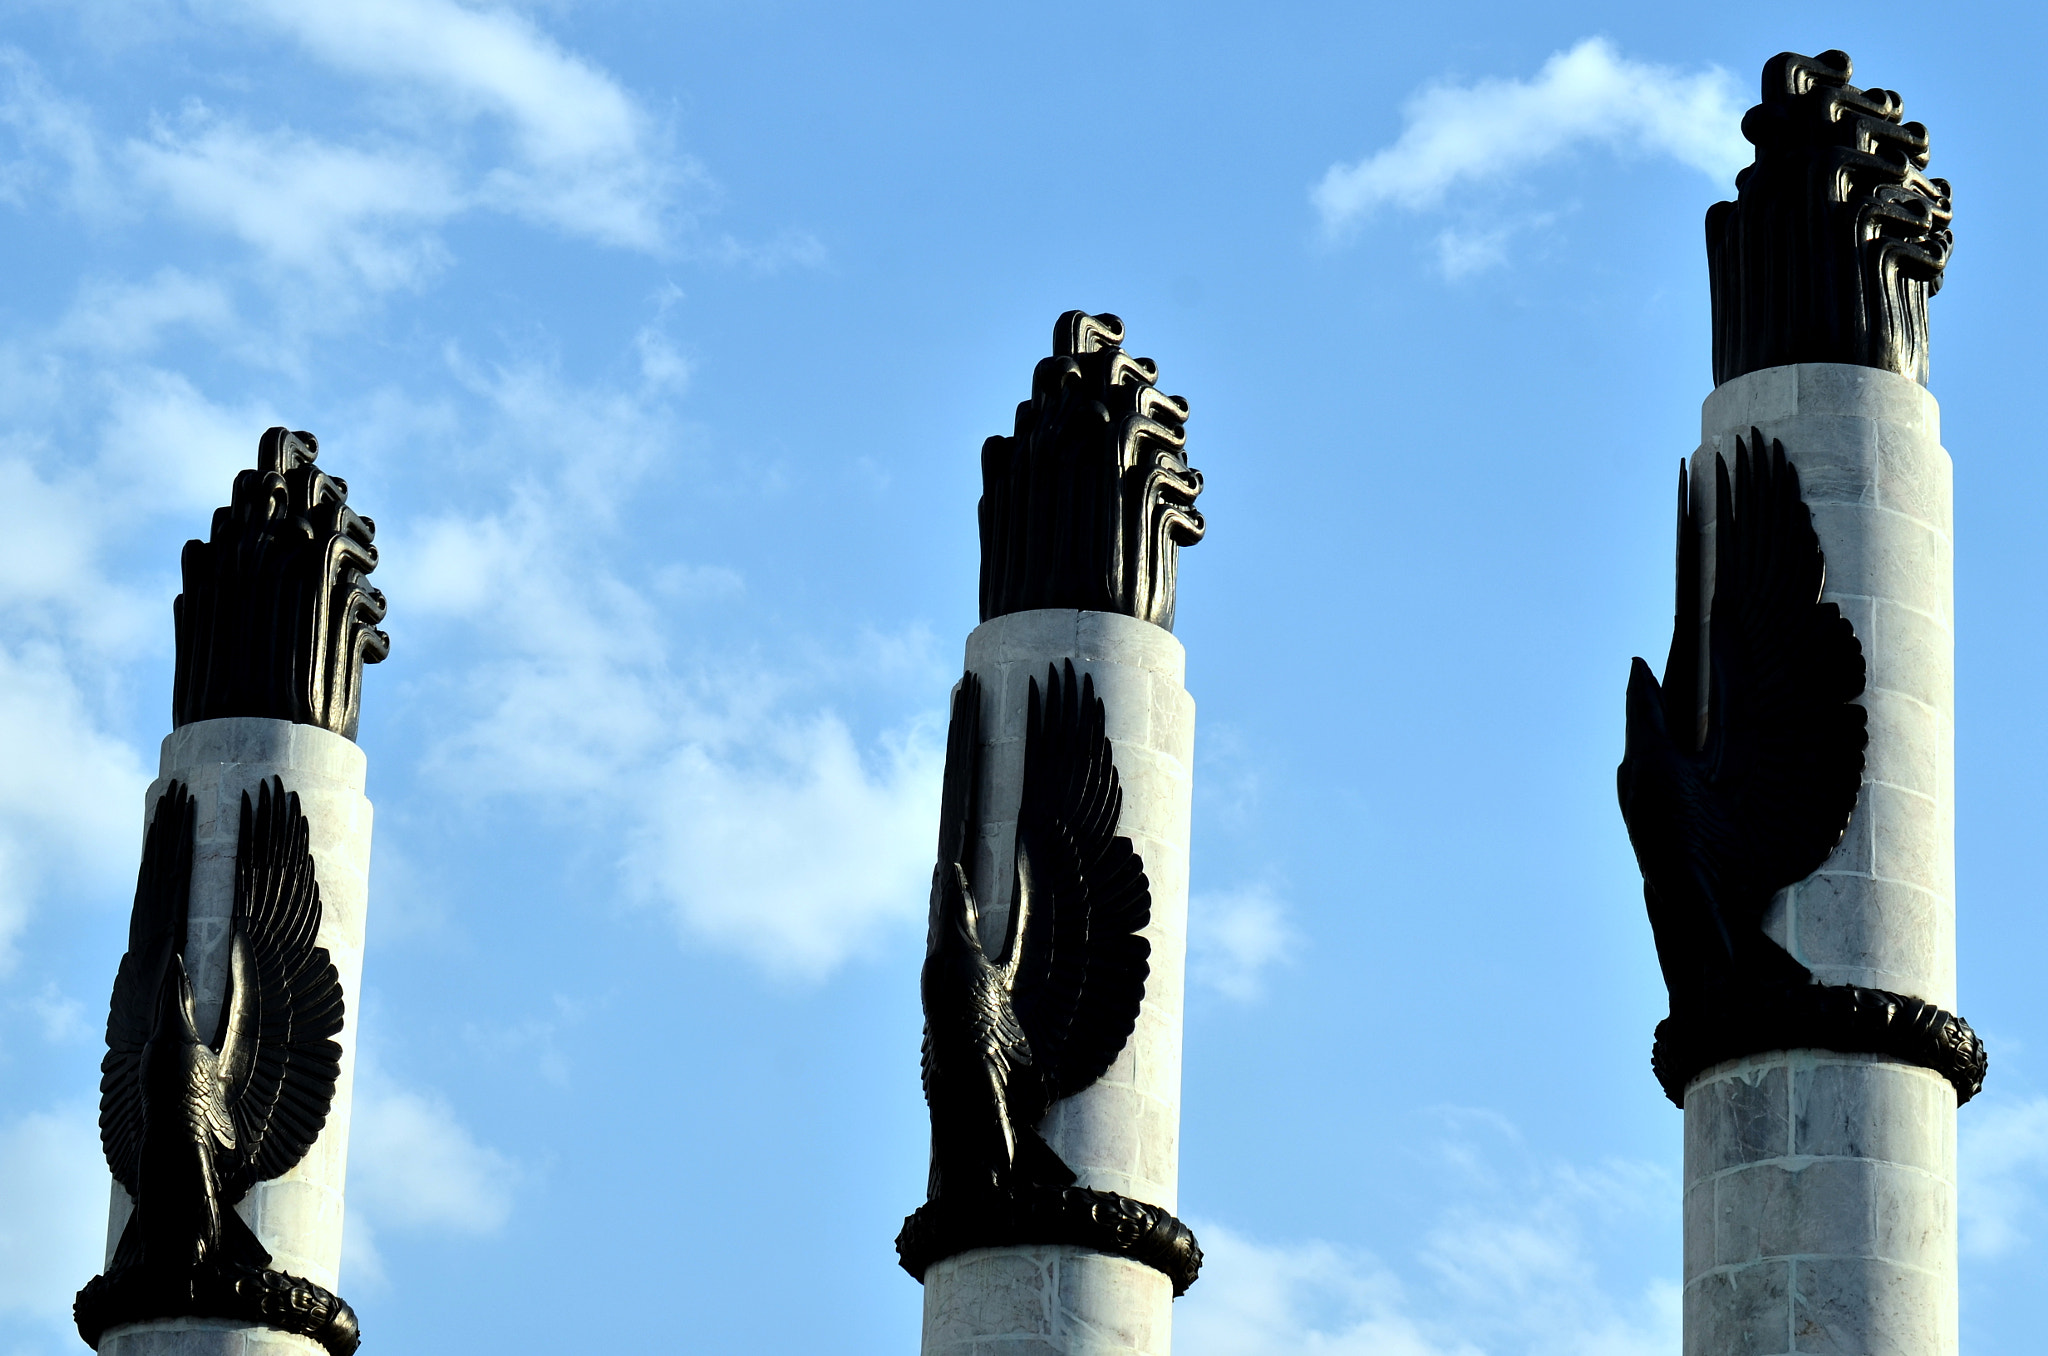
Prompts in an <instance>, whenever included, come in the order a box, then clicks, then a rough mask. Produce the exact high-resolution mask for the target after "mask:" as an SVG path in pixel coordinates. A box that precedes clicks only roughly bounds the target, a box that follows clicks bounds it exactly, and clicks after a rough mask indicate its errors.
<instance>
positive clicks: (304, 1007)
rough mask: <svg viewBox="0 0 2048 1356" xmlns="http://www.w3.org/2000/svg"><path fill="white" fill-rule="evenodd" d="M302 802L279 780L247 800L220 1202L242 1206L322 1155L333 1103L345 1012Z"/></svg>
mask: <svg viewBox="0 0 2048 1356" xmlns="http://www.w3.org/2000/svg"><path fill="white" fill-rule="evenodd" d="M308 838H309V826H308V824H307V823H306V816H305V815H304V814H303V813H302V812H301V811H300V809H299V798H298V796H297V794H296V793H293V794H289V795H288V794H286V792H285V789H284V783H283V781H282V780H281V779H279V778H276V777H273V778H271V779H270V780H269V781H267V782H265V783H263V784H262V785H261V786H259V787H258V788H257V794H256V799H255V801H254V803H253V804H252V803H251V801H250V798H249V793H248V792H246V791H245V792H243V793H242V824H241V836H240V837H239V838H238V839H237V840H236V844H235V916H234V933H235V946H236V950H237V951H238V952H240V953H241V954H240V955H238V956H237V957H236V958H235V959H236V960H237V961H238V962H240V963H239V964H236V965H235V966H234V967H233V969H234V971H235V972H236V979H235V991H234V993H233V994H232V995H230V999H229V1002H228V1004H227V1005H226V1008H227V1014H226V1019H225V1024H226V1026H227V1030H226V1031H225V1032H224V1033H223V1040H222V1062H223V1064H224V1065H225V1066H226V1068H225V1075H226V1077H227V1078H228V1080H229V1082H228V1089H227V1096H228V1104H229V1107H230V1108H231V1110H232V1112H233V1114H234V1118H235V1130H236V1139H237V1141H238V1143H237V1150H236V1156H235V1161H234V1162H233V1163H232V1164H230V1165H227V1166H226V1170H225V1171H224V1172H223V1173H222V1183H221V1185H222V1194H223V1196H224V1197H225V1199H227V1200H229V1201H236V1200H240V1199H241V1197H242V1195H243V1194H244V1193H245V1192H247V1191H248V1189H249V1188H250V1187H252V1186H254V1185H255V1184H256V1183H258V1182H261V1181H265V1180H267V1179H269V1178H272V1177H276V1176H278V1175H279V1174H280V1173H284V1172H287V1171H289V1170H290V1169H291V1167H292V1166H293V1165H294V1164H296V1163H297V1162H298V1161H299V1160H300V1159H301V1158H303V1157H305V1155H306V1150H308V1149H309V1148H311V1147H312V1145H313V1141H314V1140H315V1139H316V1138H318V1137H319V1134H320V1130H321V1127H323V1126H324V1125H326V1123H327V1113H328V1111H329V1109H330V1108H331V1107H332V1106H333V1104H334V1084H335V1080H336V1078H337V1077H338V1076H339V1074H340V1069H341V1047H340V1046H339V1045H337V1044H336V1043H335V1041H334V1039H333V1038H334V1037H335V1036H336V1035H337V1034H339V1032H340V1031H341V1026H342V1018H343V1015H344V1013H345V1011H346V1007H345V1004H344V1001H343V996H342V991H341V977H340V975H338V974H337V973H336V971H335V968H334V962H333V960H332V959H330V958H329V956H328V954H327V949H326V948H325V947H322V946H316V945H314V939H315V938H316V937H317V936H318V934H319V931H320V885H319V882H318V880H317V879H316V878H315V874H314V868H313V854H312V850H311V848H310V847H309V846H308Z"/></svg>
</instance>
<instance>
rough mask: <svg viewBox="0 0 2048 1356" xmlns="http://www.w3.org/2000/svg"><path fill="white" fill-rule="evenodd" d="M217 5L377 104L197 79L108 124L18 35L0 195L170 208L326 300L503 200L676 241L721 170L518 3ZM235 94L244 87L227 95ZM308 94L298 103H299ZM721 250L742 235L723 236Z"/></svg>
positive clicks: (424, 268)
mask: <svg viewBox="0 0 2048 1356" xmlns="http://www.w3.org/2000/svg"><path fill="white" fill-rule="evenodd" d="M201 8H202V9H203V10H204V12H205V15H206V17H207V18H208V19H209V20H211V21H213V22H216V23H234V24H237V25H238V26H243V27H255V28H258V29H264V30H269V31H271V32H275V33H280V34H282V35H284V36H285V37H287V38H289V39H291V40H293V41H295V42H296V43H297V45H298V46H299V47H300V48H301V50H303V51H304V52H305V53H306V55H307V56H308V57H310V58H311V59H312V60H313V61H314V62H316V63H318V64H320V65H323V66H326V67H328V68H329V69H332V70H335V71H339V72H341V73H342V74H343V75H345V76H347V77H350V78H352V79H353V80H354V81H355V82H356V84H357V88H358V91H359V93H360V94H361V96H362V98H363V99H364V102H365V106H366V107H367V108H368V109H369V110H370V111H371V113H372V116H371V117H368V118H362V117H358V118H356V119H354V120H353V122H352V125H351V130H350V132H349V133H347V134H345V135H340V136H336V135H332V134H324V133H322V132H320V131H317V130H312V129H311V128H310V127H309V126H308V125H306V122H305V121H303V120H304V118H305V114H306V113H307V112H308V111H309V110H306V109H302V108H295V107H294V106H293V105H292V104H291V102H290V101H288V100H287V101H279V100H276V99H274V98H267V99H265V100H264V101H263V102H262V103H260V104H251V105H249V106H247V107H238V106H223V107H214V106H209V105H208V104H206V103H202V102H200V101H198V100H192V101H188V102H187V104H186V105H185V107H184V108H183V109H182V110H181V111H179V112H178V113H177V114H176V115H175V116H169V117H161V116H160V117H157V118H155V119H153V120H152V122H151V124H150V126H149V127H148V129H147V130H146V131H144V132H142V133H140V134H134V133H121V132H114V133H112V134H109V133H108V132H107V131H105V130H102V129H99V128H96V126H95V123H94V119H93V118H92V117H91V116H90V113H89V110H88V109H87V108H86V106H85V105H83V104H82V103H80V102H79V101H77V100H75V99H72V98H69V97H67V96H66V95H64V94H63V93H61V92H60V91H58V90H57V89H56V88H55V87H53V85H52V84H51V82H50V81H49V80H48V79H47V78H46V77H45V75H44V74H43V72H42V71H41V69H40V68H39V67H38V66H37V65H36V63H35V62H34V61H33V60H32V59H30V58H29V57H28V56H27V55H26V54H24V53H22V52H20V51H18V50H16V49H13V48H0V146H4V142H5V140H7V139H9V137H10V136H11V140H12V142H13V148H12V153H11V154H10V153H9V151H7V150H6V149H0V201H11V202H13V203H14V204H15V205H16V206H17V207H25V206H27V205H28V204H29V202H30V200H31V199H32V198H34V197H37V196H45V197H50V196H54V197H56V198H57V199H58V200H60V201H63V202H65V203H67V204H68V205H69V206H70V207H72V208H73V209H74V210H76V211H78V212H80V213H81V214H83V215H85V216H87V217H90V218H94V219H102V220H123V221H126V220H132V219H142V218H149V217H152V216H155V215H156V214H157V213H158V212H160V211H162V210H164V209H168V211H169V212H170V213H171V214H174V215H176V216H178V217H182V218H183V219H184V220H186V221H188V222H191V223H193V224H195V225H197V226H200V227H202V228H205V229H208V230H212V231H218V232H221V233H224V234H226V235H228V236H230V237H232V238H234V239H236V240H238V241H240V242H241V243H242V244H243V245H245V246H247V247H248V248H249V250H250V251H251V253H252V256H253V258H254V259H255V261H256V262H257V263H258V264H259V265H260V266H261V267H262V268H263V269H264V270H267V271H268V272H269V274H271V275H272V281H276V282H282V281H310V282H312V283H313V284H316V285H317V286H318V287H319V288H320V289H321V292H322V294H323V295H324V297H325V299H326V301H327V302H328V304H329V305H330V306H331V305H332V304H334V302H335V301H336V299H337V298H340V297H344V296H347V295H348V294H349V293H351V292H353V291H356V290H358V289H367V290H368V292H370V293H372V294H374V293H379V292H387V291H390V290H392V289H394V288H403V287H415V286H418V285H420V284H421V283H422V282H424V281H425V280H427V279H428V278H430V277H432V276H433V275H434V274H435V273H436V272H437V271H438V270H440V269H441V268H443V267H445V266H446V264H447V263H448V262H449V259H450V253H449V250H448V248H447V245H446V244H445V242H444V240H443V230H444V228H445V227H446V226H447V225H448V224H449V223H451V222H452V221H454V220H455V219H457V218H460V217H463V216H465V215H467V214H472V213H478V212H484V213H500V214H504V215H509V216H513V217H518V218H521V219H523V220H526V221H530V222H533V223H535V224H538V225H540V226H543V227H546V228H548V229H550V230H553V231H557V232H560V233H562V234H566V235H569V236H572V237H577V238H581V239H585V240H592V241H595V242H597V243H599V244H603V245H608V246H613V247H618V248H624V249H631V250H638V251H643V252H653V253H666V252H671V251H673V250H674V249H675V247H676V239H675V237H676V233H677V229H678V227H679V226H680V225H681V224H682V223H683V222H684V220H685V217H684V216H683V214H682V212H681V208H680V206H679V203H680V200H681V198H682V197H683V196H684V195H685V194H686V193H688V192H691V191H692V190H695V191H696V192H697V193H698V196H699V197H702V196H703V194H704V193H706V192H708V191H709V181H708V179H707V177H706V176H705V174H704V171H703V169H702V167H701V166H699V165H698V164H697V162H696V161H695V160H694V159H692V158H691V157H690V156H688V155H686V154H683V153H681V152H680V151H678V150H677V149H676V148H675V147H674V145H673V139H672V137H671V136H670V135H669V134H668V132H667V130H666V129H665V127H664V126H663V125H662V124H661V123H659V122H658V121H657V120H656V119H654V118H653V117H652V116H650V115H649V113H648V112H647V110H646V109H645V108H644V107H643V106H642V105H641V103H640V101H639V100H637V99H636V98H635V97H634V96H633V95H632V94H631V93H630V92H629V91H627V89H626V88H625V87H624V86H623V85H621V84H620V83H619V81H618V80H616V79H615V78H614V77H613V76H612V75H610V74H609V73H608V72H606V71H604V70H602V69H601V68H600V67H598V66H597V65H596V64H595V63H593V62H591V61H590V60H588V59H587V58H585V57H582V56H580V55H578V54H576V53H574V52H571V51H569V50H567V49H566V48H564V47H563V46H562V45H561V44H560V43H558V42H556V41H555V40H554V39H553V38H551V37H549V36H548V35H547V34H546V33H544V32H543V31H542V30H541V29H540V28H539V27H538V26H537V25H536V24H535V23H534V22H533V21H532V20H531V19H529V18H527V17H526V16H524V15H522V14H520V13H517V12H515V11H514V10H512V9H510V8H508V7H505V6H475V5H465V4H458V3H454V0H344V2H342V3H334V4H323V5H310V6H309V5H301V4H283V3H276V0H215V2H214V3H211V4H205V5H202V7H201ZM220 97H221V98H224V99H227V100H228V101H229V104H230V105H233V102H234V101H233V99H232V96H231V95H225V94H224V95H221V96H220ZM295 114H297V115H298V116H299V118H300V119H302V121H294V115H295ZM688 252H689V253H691V254H693V255H696V256H700V257H706V258H712V259H719V260H722V261H723V262H725V263H728V264H741V265H744V266H748V267H770V268H772V267H776V266H779V265H780V264H782V263H787V262H797V263H803V262H815V261H816V259H817V257H818V248H817V244H816V242H815V241H814V240H811V239H810V238H809V237H807V236H801V235H798V236H791V237H786V238H783V239H778V240H776V241H772V242H770V243H768V244H766V245H758V246H748V245H743V244H740V243H738V242H736V241H733V240H731V239H724V240H721V241H720V242H718V243H716V244H713V245H709V246H705V245H702V244H699V245H697V246H696V247H694V248H693V249H692V250H690V251H688ZM728 256H730V257H728Z"/></svg>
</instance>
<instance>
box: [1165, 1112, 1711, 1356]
mask: <svg viewBox="0 0 2048 1356" xmlns="http://www.w3.org/2000/svg"><path fill="white" fill-rule="evenodd" d="M1454 1120H1460V1121H1464V1122H1466V1123H1465V1124H1463V1125H1462V1126H1454V1129H1453V1133H1452V1135H1451V1137H1450V1138H1449V1139H1447V1140H1446V1141H1445V1143H1444V1144H1443V1145H1441V1146H1440V1148H1441V1149H1442V1150H1443V1151H1444V1154H1445V1156H1446V1158H1447V1160H1450V1161H1451V1162H1452V1163H1453V1167H1454V1171H1453V1172H1452V1174H1451V1177H1452V1178H1453V1179H1455V1178H1457V1177H1458V1176H1460V1175H1462V1176H1464V1177H1465V1178H1466V1180H1465V1181H1463V1182H1458V1181H1456V1180H1452V1181H1450V1182H1448V1183H1447V1185H1449V1186H1450V1187H1452V1188H1453V1189H1454V1190H1455V1191H1457V1192H1458V1195H1459V1197H1460V1200H1459V1203H1457V1204H1455V1205H1453V1206H1452V1207H1451V1208H1450V1209H1449V1210H1447V1211H1446V1212H1445V1213H1444V1214H1443V1215H1442V1216H1441V1217H1440V1218H1439V1220H1438V1222H1437V1223H1436V1224H1435V1225H1433V1226H1432V1227H1430V1228H1429V1229H1428V1230H1427V1231H1426V1233H1425V1235H1424V1236H1423V1237H1422V1238H1421V1239H1419V1240H1418V1243H1417V1245H1416V1247H1415V1248H1414V1249H1413V1251H1412V1252H1410V1253H1409V1254H1407V1255H1406V1256H1403V1257H1399V1258H1397V1259H1394V1260H1393V1261H1388V1260H1386V1259H1383V1258H1381V1257H1379V1256H1376V1255H1374V1254H1372V1253H1369V1252H1366V1251H1363V1250H1361V1249H1356V1248H1348V1247H1341V1246H1338V1245H1335V1244H1332V1243H1329V1242H1325V1241H1320V1240H1310V1241H1305V1242H1291V1243H1272V1242H1261V1241H1258V1240H1255V1239H1253V1238H1251V1237H1249V1236H1248V1235H1246V1234H1244V1233H1242V1232H1240V1231H1238V1230H1235V1229H1232V1228H1229V1227H1227V1226H1223V1225H1219V1224H1217V1223H1214V1222H1208V1221H1204V1222H1199V1223H1198V1226H1197V1227H1198V1232H1199V1233H1200V1236H1201V1239H1202V1248H1203V1252H1204V1254H1205V1261H1204V1265H1203V1268H1202V1279H1201V1283H1200V1284H1198V1285H1197V1286H1196V1287H1195V1288H1194V1289H1193V1290H1191V1291H1189V1292H1188V1295H1187V1297H1186V1298H1185V1299H1183V1300H1181V1301H1180V1302H1179V1303H1178V1304H1177V1305H1176V1306H1175V1314H1174V1338H1175V1349H1176V1350H1178V1351H1181V1352H1183V1353H1184V1354H1185V1356H1669V1353H1671V1352H1673V1351H1676V1350H1677V1349H1678V1343H1679V1290H1678V1285H1677V1282H1676V1280H1675V1279H1672V1278H1656V1279H1651V1280H1649V1281H1648V1282H1646V1283H1642V1282H1637V1283H1631V1282H1623V1281H1618V1280H1616V1279H1615V1278H1613V1277H1610V1276H1608V1275H1605V1274H1603V1273H1602V1272H1601V1270H1600V1268H1599V1267H1598V1266H1596V1265H1595V1263H1594V1262H1593V1260H1592V1259H1593V1254H1594V1245H1595V1242H1596V1240H1597V1239H1598V1238H1599V1236H1600V1235H1601V1234H1602V1233H1603V1232H1605V1231H1609V1230H1620V1229H1636V1228H1641V1227H1642V1226H1643V1225H1644V1224H1645V1223H1649V1222H1661V1221H1662V1220H1663V1219H1664V1218H1665V1217H1667V1216H1675V1215H1676V1213H1677V1211H1676V1203H1677V1189H1676V1184H1675V1183H1673V1182H1672V1181H1671V1180H1670V1176H1669V1174H1668V1173H1664V1172H1662V1171H1660V1170H1658V1169H1656V1168H1654V1167H1650V1166H1648V1165H1644V1164H1626V1163H1617V1164H1607V1165H1603V1166H1601V1167H1599V1168H1593V1169H1588V1168H1583V1167H1575V1166H1572V1165H1569V1164H1562V1163H1553V1164H1549V1165H1547V1166H1531V1165H1526V1164H1525V1165H1523V1166H1521V1167H1519V1168H1518V1167H1514V1166H1512V1165H1511V1164H1510V1163H1508V1162H1506V1161H1505V1160H1511V1159H1513V1158H1515V1157H1517V1156H1518V1155H1517V1150H1516V1148H1515V1146H1514V1145H1513V1144H1512V1140H1513V1138H1514V1136H1513V1132H1512V1129H1511V1127H1507V1126H1505V1125H1504V1124H1503V1123H1500V1122H1499V1121H1498V1118H1494V1117H1486V1116H1479V1117H1476V1118H1474V1117H1454ZM1475 1130H1476V1131H1477V1132H1478V1139H1479V1140H1480V1141H1487V1142H1475V1140H1474V1137H1473V1135H1472V1134H1471V1133H1469V1132H1472V1131H1475ZM1502 1135H1505V1136H1506V1140H1505V1141H1504V1140H1502V1139H1501V1138H1500V1136H1502ZM1672 1223H1674V1224H1675V1220H1673V1221H1672Z"/></svg>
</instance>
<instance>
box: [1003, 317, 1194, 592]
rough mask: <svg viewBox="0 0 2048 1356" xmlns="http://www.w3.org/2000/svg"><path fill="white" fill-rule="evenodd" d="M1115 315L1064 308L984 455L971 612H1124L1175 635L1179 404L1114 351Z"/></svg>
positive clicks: (1186, 538) (1182, 436)
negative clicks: (1022, 397)
mask: <svg viewBox="0 0 2048 1356" xmlns="http://www.w3.org/2000/svg"><path fill="white" fill-rule="evenodd" d="M1123 337H1124V324H1123V321H1121V320H1119V319H1117V317H1115V316H1113V315H1089V314H1087V313H1086V312H1085V311H1068V312H1067V313H1066V314H1065V315H1063V316H1061V317H1060V318H1059V322H1058V323H1057V324H1055V325H1054V326H1053V340H1052V356H1051V357H1050V358H1046V359H1044V360H1043V361H1041V362H1040V363H1039V364H1038V368H1037V370H1036V371H1034V372H1033V373H1032V374H1031V399H1029V400H1027V401H1025V402H1024V403H1023V404H1021V405H1019V406H1018V407H1017V424H1016V432H1015V433H1014V434H1012V435H1011V436H1010V437H1008V438H1003V437H995V438H990V439H989V440H988V441H987V442H986V443H984V444H982V449H981V476H982V492H981V509H980V518H981V619H982V620H983V621H988V620H990V619H991V618H994V617H1001V616H1005V615H1007V614H1009V613H1012V612H1024V611H1028V610H1030V609H1032V608H1076V609H1084V610H1090V611H1096V612H1121V613H1123V614H1124V615H1126V616H1130V617H1136V618H1138V619H1139V620H1141V621H1149V622H1156V623H1158V624H1159V625H1160V626H1163V627H1165V628H1166V629H1167V630H1169V631H1171V630H1172V629H1173V605H1174V574H1175V569H1176V565H1177V560H1178V552H1179V549H1180V548H1181V547H1183V546H1192V545H1194V544H1195V543H1196V542H1198V541H1200V540H1201V539H1202V530H1203V529H1202V515H1201V513H1200V512H1198V511H1197V510H1196V508H1195V496H1197V495H1199V494H1200V493H1201V492H1202V473H1201V472H1200V471H1196V470H1193V469H1191V468H1190V467H1189V466H1188V462H1187V455H1186V451H1185V448H1186V445H1187V429H1186V424H1187V418H1188V403H1187V401H1185V400H1183V399H1181V398H1180V397H1179V396H1170V395H1165V394H1163V393H1161V391H1160V390H1159V388H1158V387H1156V386H1154V385H1153V382H1154V381H1156V380H1157V379H1158V376H1159V367H1158V365H1157V364H1156V363H1154V362H1153V361H1152V360H1151V359H1150V358H1133V357H1131V356H1130V355H1129V354H1128V353H1125V352H1124V350H1123V347H1122V344H1123Z"/></svg>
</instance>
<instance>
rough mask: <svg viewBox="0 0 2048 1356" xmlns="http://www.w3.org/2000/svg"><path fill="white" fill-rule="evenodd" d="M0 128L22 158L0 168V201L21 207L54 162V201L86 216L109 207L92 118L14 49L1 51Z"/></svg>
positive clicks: (47, 175) (46, 176)
mask: <svg viewBox="0 0 2048 1356" xmlns="http://www.w3.org/2000/svg"><path fill="white" fill-rule="evenodd" d="M0 127H4V128H6V129H7V130H9V131H11V132H12V133H13V134H14V138H15V141H16V143H17V144H18V146H19V147H20V150H21V152H22V154H20V155H19V156H17V157H15V158H12V159H9V160H6V161H4V162H0V199H4V200H6V201H9V202H12V203H14V204H15V205H16V206H17V207H19V206H25V205H26V204H27V202H28V200H29V197H30V195H31V194H32V193H34V192H35V191H37V190H38V189H41V188H43V187H44V186H45V185H46V182H47V181H48V180H49V179H50V178H51V163H50V162H52V161H54V162H55V166H56V169H57V171H58V173H59V174H61V176H62V182H61V184H60V185H58V188H59V196H61V197H63V198H66V199H68V200H69V201H70V204H71V205H72V206H73V207H75V208H78V209H80V210H84V211H88V212H99V211H104V210H106V209H107V207H108V206H109V205H110V202H111V189H110V186H109V183H108V180H107V176H106V174H105V172H104V168H103V166H102V165H101V162H100V153H99V143H98V139H97V138H96V137H95V135H94V133H93V129H92V119H91V117H90V116H89V115H88V114H87V112H86V110H85V109H84V107H83V106H81V105H79V104H77V103H74V102H73V101H71V100H69V99H66V98H64V97H63V96H62V95H60V94H58V93H57V92H56V91H55V90H53V89H51V88H50V85H49V82H48V81H46V80H45V79H44V78H43V74H42V71H41V70H40V69H39V68H38V67H37V66H36V64H35V62H34V61H32V60H31V59H30V58H29V57H28V56H27V54H25V53H24V52H22V51H21V50H20V49H19V48H15V47H0Z"/></svg>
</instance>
